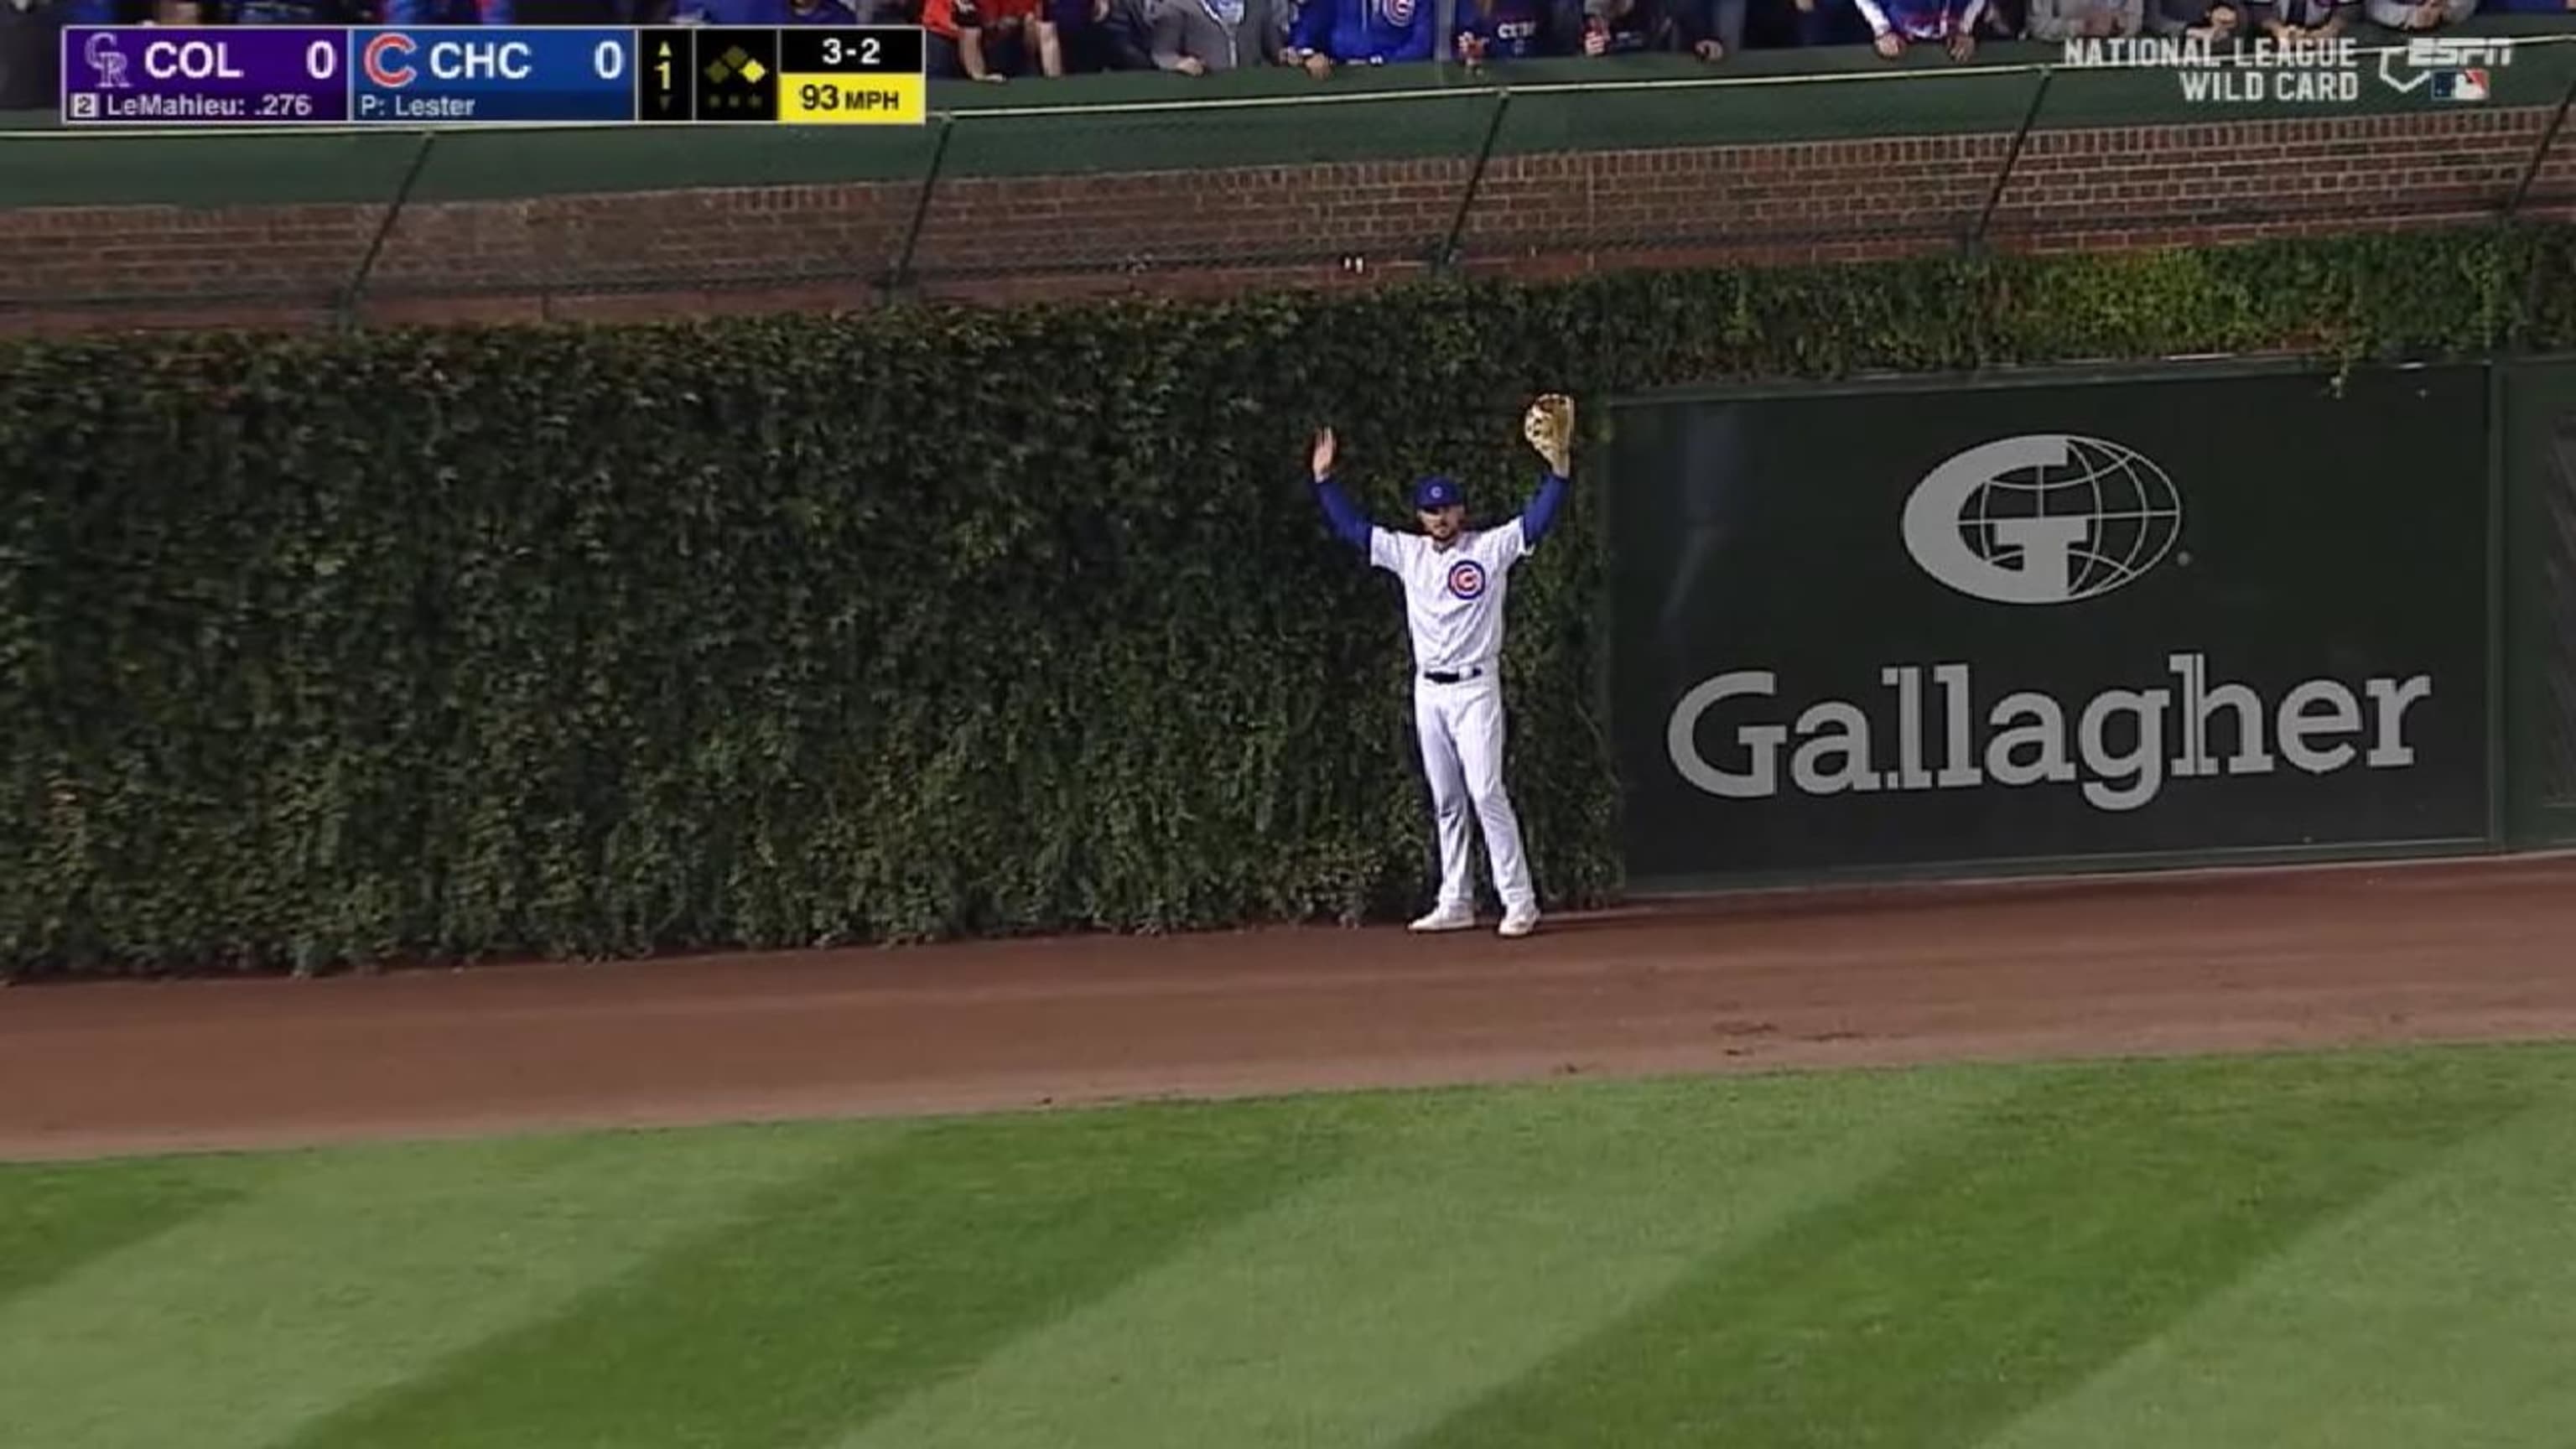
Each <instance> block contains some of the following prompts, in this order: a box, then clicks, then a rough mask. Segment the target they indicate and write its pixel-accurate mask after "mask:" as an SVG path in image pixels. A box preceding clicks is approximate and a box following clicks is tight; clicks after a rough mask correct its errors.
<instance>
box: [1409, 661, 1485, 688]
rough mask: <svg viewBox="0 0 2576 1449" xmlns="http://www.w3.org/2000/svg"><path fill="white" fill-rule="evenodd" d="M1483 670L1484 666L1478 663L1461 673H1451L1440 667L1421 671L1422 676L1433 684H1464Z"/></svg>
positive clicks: (1480, 674)
mask: <svg viewBox="0 0 2576 1449" xmlns="http://www.w3.org/2000/svg"><path fill="white" fill-rule="evenodd" d="M1484 672H1485V666H1483V665H1481V664H1479V665H1477V666H1476V667H1475V668H1473V669H1470V670H1467V671H1466V672H1465V673H1463V674H1451V673H1449V672H1448V671H1446V670H1442V669H1426V670H1424V671H1422V677H1423V678H1425V679H1428V680H1430V681H1431V682H1432V683H1434V684H1464V683H1466V682H1467V681H1468V680H1470V679H1475V678H1479V677H1481V676H1482V675H1483V674H1484Z"/></svg>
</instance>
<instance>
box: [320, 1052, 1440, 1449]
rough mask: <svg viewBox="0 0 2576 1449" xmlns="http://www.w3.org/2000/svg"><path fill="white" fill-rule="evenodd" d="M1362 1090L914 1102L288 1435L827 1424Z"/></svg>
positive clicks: (622, 1443)
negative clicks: (882, 1136) (559, 1300)
mask: <svg viewBox="0 0 2576 1449" xmlns="http://www.w3.org/2000/svg"><path fill="white" fill-rule="evenodd" d="M1397 1115H1400V1111H1399V1109H1397V1108H1396V1107H1395V1106H1394V1105H1393V1104H1391V1103H1386V1102H1375V1101H1354V1102H1327V1101H1310V1102H1280V1103H1253V1104H1247V1105H1243V1106H1239V1107H1229V1108H1225V1109H1218V1108H1213V1107H1206V1106H1158V1107H1149V1108H1137V1109H1128V1110H1123V1111H1104V1112H1094V1113H1081V1114H1074V1115H1066V1116H1046V1117H1021V1118H990V1119H981V1120H961V1121H953V1122H942V1123H937V1124H930V1125H924V1126H922V1127H920V1128H918V1129H917V1130H916V1131H915V1133H914V1135H913V1136H911V1137H910V1138H909V1139H908V1140H906V1141H905V1143H904V1144H903V1146H902V1147H901V1148H900V1149H899V1150H896V1151H893V1152H889V1153H886V1154H883V1155H881V1156H876V1157H871V1158H867V1159H863V1160H857V1161H853V1162H851V1163H850V1164H848V1165H847V1166H846V1167H844V1168H843V1169H841V1170H838V1171H834V1172H830V1173H826V1174H821V1175H817V1176H814V1177H811V1178H807V1179H804V1180H801V1181H798V1182H796V1183H794V1184H791V1185H789V1186H787V1187H785V1188H783V1189H781V1190H779V1191H776V1192H773V1193H771V1194H769V1195H767V1196H766V1197H764V1198H763V1199H761V1200H760V1201H759V1202H758V1203H757V1204H756V1205H755V1206H754V1207H753V1208H752V1209H751V1210H750V1211H747V1212H745V1213H744V1214H743V1215H742V1216H741V1217H740V1218H739V1219H738V1220H736V1221H733V1222H729V1223H727V1224H726V1225H725V1226H724V1227H723V1228H722V1229H720V1230H718V1231H714V1232H710V1233H703V1234H700V1235H699V1236H697V1237H694V1238H691V1239H689V1240H687V1241H684V1242H680V1243H676V1244H674V1245H672V1246H671V1247H670V1248H669V1249H668V1250H666V1251H665V1252H663V1253H662V1254H661V1255H660V1256H659V1257H657V1258H656V1259H654V1260H653V1261H651V1262H650V1263H647V1264H643V1265H640V1266H638V1267H637V1268H636V1269H634V1270H633V1271H631V1272H629V1273H628V1274H627V1275H626V1276H625V1277H623V1278H622V1279H620V1280H619V1281H617V1282H616V1283H613V1284H609V1285H606V1286H603V1287H601V1288H599V1289H597V1290H595V1291H593V1292H591V1293H589V1294H588V1295H586V1296H585V1297H584V1298H583V1299H582V1300H581V1301H580V1302H578V1303H576V1304H573V1305H571V1306H570V1307H569V1308H568V1309H566V1310H565V1311H563V1312H562V1313H560V1314H558V1315H556V1316H554V1317H552V1318H550V1319H548V1320H546V1321H544V1322H542V1323H537V1324H532V1325H529V1326H527V1327H525V1328H523V1329H521V1330H519V1331H518V1332H515V1333H511V1334H509V1335H506V1336H504V1337H500V1338H495V1339H492V1340H489V1341H487V1342H486V1343H485V1344H484V1345H483V1346H482V1347H481V1348H479V1349H478V1350H476V1351H475V1352H473V1353H471V1354H469V1355H466V1356H465V1357H463V1358H461V1359H458V1360H455V1361H453V1362H451V1363H450V1364H448V1365H447V1367H446V1368H445V1369H444V1370H443V1371H441V1372H439V1373H436V1374H432V1375H428V1376H424V1377H422V1378H420V1379H417V1380H415V1381H413V1382H411V1383H409V1384H406V1385H404V1386H402V1387H400V1388H398V1389H396V1390H393V1391H391V1392H389V1393H387V1394H385V1395H383V1396H381V1397H379V1398H378V1399H376V1400H375V1401H373V1402H370V1403H368V1404H365V1405H363V1406H360V1407H359V1408H358V1409H356V1410H354V1411H353V1412H350V1413H348V1414H345V1415H342V1416H339V1417H336V1418H334V1419H332V1420H330V1421H327V1422H324V1423H320V1424H316V1425H314V1426H313V1427H312V1429H311V1430H310V1431H309V1432H308V1433H306V1434H305V1435H304V1436H302V1437H301V1438H300V1439H299V1440H297V1441H296V1446H297V1449H339V1446H348V1449H358V1446H364V1449H403V1446H422V1449H428V1446H456V1445H472V1446H474V1449H513V1446H524V1449H540V1446H542V1449H580V1446H597V1449H611V1446H614V1449H659V1446H682V1445H692V1446H696V1445H762V1446H791V1445H804V1444H812V1443H818V1442H822V1441H826V1440H828V1439H830V1438H831V1437H832V1436H833V1435H834V1434H836V1433H837V1432H839V1430H840V1429H841V1428H842V1427H843V1426H844V1425H846V1424H847V1423H849V1422H850V1421H851V1420H852V1419H854V1418H859V1417H864V1416H865V1415H866V1414H867V1413H868V1412H869V1411H870V1410H871V1409H873V1408H875V1407H876V1406H878V1405H881V1404H884V1403H887V1402H891V1401H892V1400H894V1399H896V1398H898V1397H900V1396H901V1395H903V1394H905V1393H907V1392H910V1391H913V1390H916V1389H918V1388H921V1387H923V1386H925V1385H928V1384H932V1383H936V1382H939V1381H940V1380H942V1379H944V1378H946V1377H949V1376H951V1375H954V1374H957V1373H959V1372H962V1371H964V1370H966V1369H968V1368H970V1367H972V1366H973V1365H974V1364H975V1363H976V1362H977V1361H978V1360H979V1359H980V1358H982V1357H983V1356H984V1355H985V1354H987V1353H990V1352H992V1351H993V1350H994V1349H995V1348H996V1347H998V1346H999V1345H1001V1344H1004V1343H1007V1342H1009V1341H1010V1340H1011V1339H1013V1338H1014V1337H1017V1336H1019V1335H1022V1334H1025V1333H1028V1332H1030V1331H1032V1330H1033V1329H1034V1328H1036V1327H1037V1326H1039V1325H1042V1324H1044V1323H1047V1322H1048V1321H1050V1320H1053V1319H1057V1318H1060V1317H1062V1316H1064V1315H1065V1314H1067V1313H1070V1312H1073V1311H1074V1310H1076V1309H1078V1308H1079V1307H1080V1306H1081V1305H1082V1304H1084V1303H1087V1302H1090V1301H1091V1300H1093V1299H1095V1298H1097V1297H1099V1296H1101V1295H1102V1294H1105V1293H1108V1292H1111V1291H1112V1290H1114V1289H1115V1288H1117V1286H1118V1285H1119V1284H1121V1283H1123V1282H1125V1281H1127V1280H1128V1279H1129V1278H1131V1277H1133V1276H1135V1275H1136V1274H1139V1273H1142V1272H1146V1271H1148V1270H1149V1269H1150V1268H1151V1267H1152V1266H1153V1265H1154V1264H1155V1263H1156V1262H1158V1261H1160V1260H1162V1259H1164V1258H1166V1257H1168V1256H1169V1255H1171V1254H1172V1253H1174V1252H1176V1251H1178V1250H1180V1249H1181V1248H1182V1247H1183V1246H1184V1245H1186V1244H1187V1243H1188V1242H1190V1241H1191V1240H1192V1239H1194V1238H1196V1237H1197V1236H1199V1235H1201V1234H1204V1233H1207V1232H1210V1231H1212V1230H1214V1229H1215V1228H1217V1227H1219V1226H1220V1225H1222V1224H1224V1223H1227V1222H1230V1221H1233V1220H1235V1219H1238V1218H1240V1217H1242V1216H1243V1215H1244V1214H1246V1213H1249V1212H1252V1211H1253V1210H1255V1209H1257V1208H1259V1207H1261V1206H1263V1205H1264V1204H1266V1203H1268V1202H1270V1201H1271V1200H1272V1199H1274V1198H1275V1197H1277V1196H1278V1195H1279V1194H1280V1193H1282V1192H1284V1191H1287V1190H1288V1189H1290V1188H1291V1187H1292V1186H1293V1185H1295V1184H1297V1183H1300V1182H1303V1181H1306V1180H1309V1179H1311V1178H1314V1177H1318V1176H1329V1175H1330V1174H1331V1173H1333V1172H1334V1171H1336V1170H1338V1169H1339V1168H1340V1166H1341V1165H1342V1164H1343V1162H1344V1161H1345V1160H1346V1158H1347V1157H1348V1156H1349V1154H1350V1153H1351V1152H1352V1151H1353V1150H1354V1144H1355V1143H1357V1142H1358V1141H1360V1140H1362V1139H1364V1138H1366V1137H1368V1136H1371V1135H1373V1134H1374V1133H1375V1132H1376V1131H1378V1130H1379V1129H1380V1127H1381V1125H1382V1124H1383V1123H1384V1122H1385V1121H1387V1120H1390V1119H1392V1118H1394V1117H1395V1116H1397Z"/></svg>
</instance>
